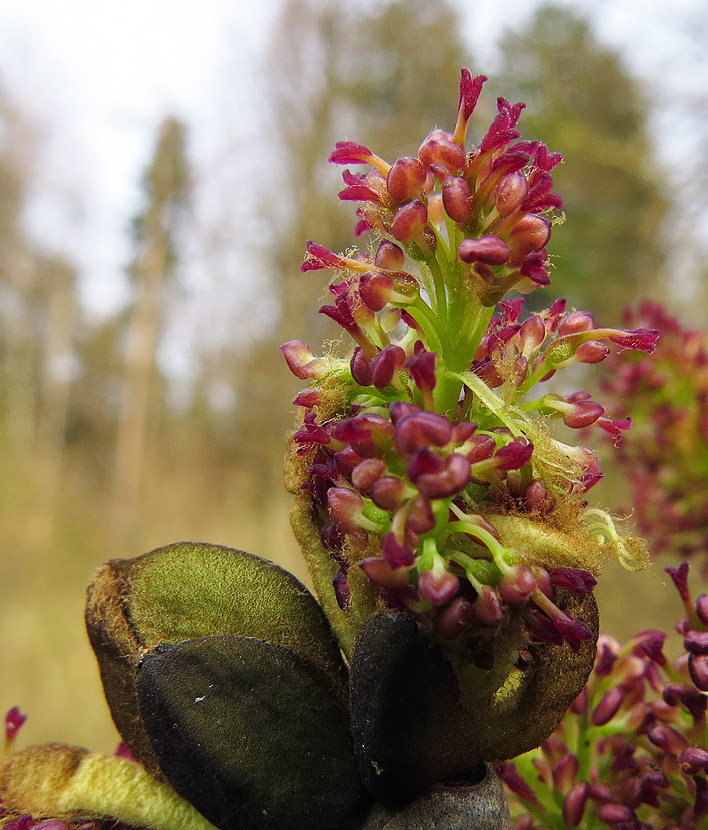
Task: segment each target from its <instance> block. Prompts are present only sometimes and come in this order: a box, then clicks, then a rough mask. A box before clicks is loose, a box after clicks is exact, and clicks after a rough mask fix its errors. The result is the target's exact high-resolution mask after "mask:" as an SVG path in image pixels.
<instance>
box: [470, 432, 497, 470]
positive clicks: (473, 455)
mask: <svg viewBox="0 0 708 830" xmlns="http://www.w3.org/2000/svg"><path fill="white" fill-rule="evenodd" d="M467 445H468V448H467V459H468V461H469V462H470V464H476V463H477V462H478V461H486V460H487V459H488V458H491V457H492V456H493V455H494V451H495V449H496V448H497V444H496V441H495V440H494V439H493V438H492V436H491V435H473V436H472V437H471V438H470V439H469V441H467Z"/></svg>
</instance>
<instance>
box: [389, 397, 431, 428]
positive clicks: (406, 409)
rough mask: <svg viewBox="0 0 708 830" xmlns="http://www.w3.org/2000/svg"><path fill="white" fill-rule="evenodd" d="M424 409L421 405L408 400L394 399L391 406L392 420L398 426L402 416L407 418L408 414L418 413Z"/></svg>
mask: <svg viewBox="0 0 708 830" xmlns="http://www.w3.org/2000/svg"><path fill="white" fill-rule="evenodd" d="M422 411H423V410H422V409H421V408H420V407H419V406H416V405H415V404H414V403H408V401H393V403H392V404H391V406H390V407H389V413H390V414H391V420H392V421H393V424H394V425H395V426H396V427H397V426H398V422H399V421H400V420H401V419H402V418H405V416H406V415H417V414H418V413H419V412H422Z"/></svg>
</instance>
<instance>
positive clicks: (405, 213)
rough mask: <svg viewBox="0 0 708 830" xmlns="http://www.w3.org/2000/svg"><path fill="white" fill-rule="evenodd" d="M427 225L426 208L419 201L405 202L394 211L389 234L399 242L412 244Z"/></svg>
mask: <svg viewBox="0 0 708 830" xmlns="http://www.w3.org/2000/svg"><path fill="white" fill-rule="evenodd" d="M427 225H428V208H427V207H426V206H425V205H424V204H423V203H422V202H421V201H420V200H419V199H414V200H413V201H412V202H407V203H406V204H405V205H402V206H401V207H400V208H398V210H397V211H396V215H395V216H394V217H393V222H392V223H391V233H392V235H393V236H394V237H395V238H396V239H397V240H398V241H399V242H412V241H413V240H414V239H415V238H416V237H417V236H419V235H420V234H421V233H422V232H423V229H424V228H426V227H427Z"/></svg>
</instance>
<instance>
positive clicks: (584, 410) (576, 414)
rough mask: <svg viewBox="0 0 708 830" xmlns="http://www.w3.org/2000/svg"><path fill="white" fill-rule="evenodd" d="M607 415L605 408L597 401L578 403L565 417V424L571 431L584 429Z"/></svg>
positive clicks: (573, 405)
mask: <svg viewBox="0 0 708 830" xmlns="http://www.w3.org/2000/svg"><path fill="white" fill-rule="evenodd" d="M604 414H605V407H604V406H602V405H601V404H599V403H596V402H595V401H578V402H577V403H574V404H572V407H571V408H570V409H569V410H567V411H566V412H565V414H564V415H563V423H564V424H565V425H566V426H567V427H570V428H571V429H583V428H584V427H589V426H590V425H591V424H594V423H595V421H597V419H598V418H599V417H600V416H601V415H604Z"/></svg>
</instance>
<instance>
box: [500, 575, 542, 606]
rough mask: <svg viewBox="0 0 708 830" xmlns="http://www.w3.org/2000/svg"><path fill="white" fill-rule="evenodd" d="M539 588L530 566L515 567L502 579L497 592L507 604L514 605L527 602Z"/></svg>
mask: <svg viewBox="0 0 708 830" xmlns="http://www.w3.org/2000/svg"><path fill="white" fill-rule="evenodd" d="M537 587H538V586H537V584H536V577H535V576H534V573H533V571H532V570H531V568H529V566H528V565H515V566H514V567H513V568H511V570H510V571H509V572H508V573H505V574H504V576H503V577H502V578H501V580H500V581H499V584H498V585H497V590H498V591H499V593H500V595H501V598H502V599H503V600H504V601H505V602H509V603H511V604H512V605H513V604H515V603H518V602H526V600H527V599H528V598H529V597H530V596H531V594H532V593H533V592H534V591H535V590H536V588H537Z"/></svg>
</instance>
